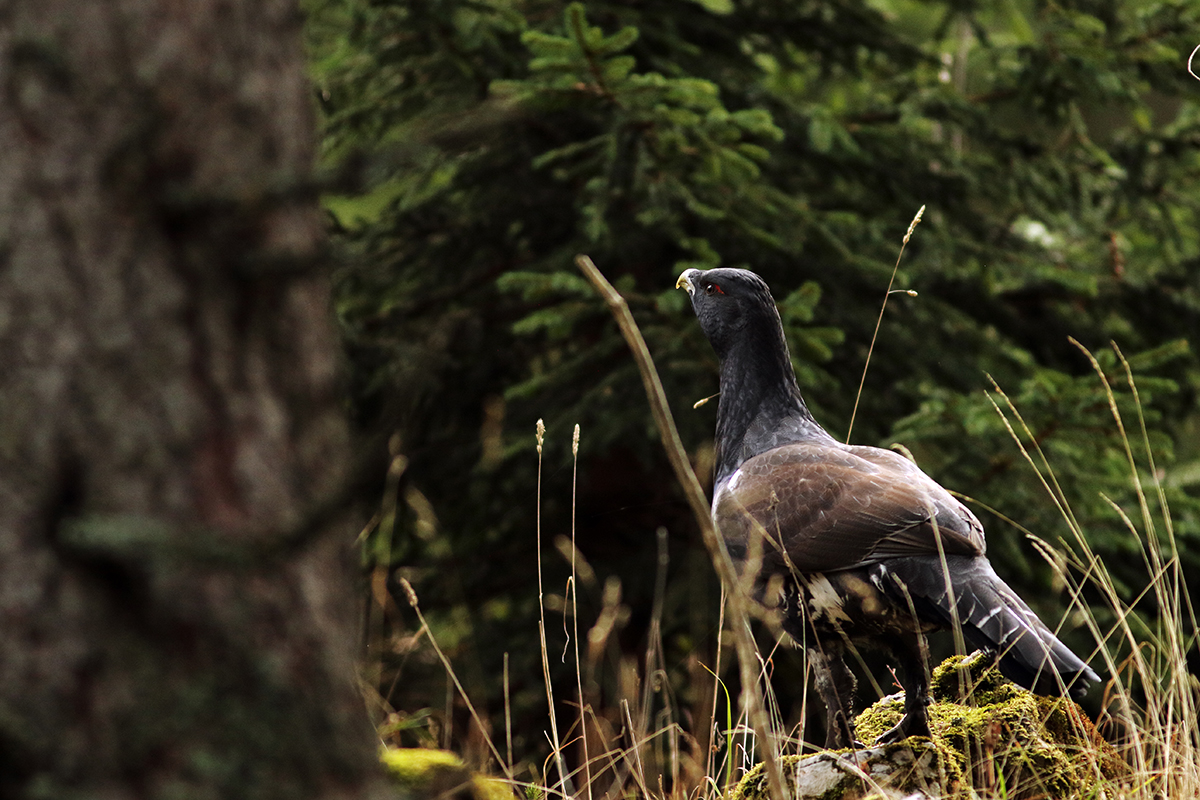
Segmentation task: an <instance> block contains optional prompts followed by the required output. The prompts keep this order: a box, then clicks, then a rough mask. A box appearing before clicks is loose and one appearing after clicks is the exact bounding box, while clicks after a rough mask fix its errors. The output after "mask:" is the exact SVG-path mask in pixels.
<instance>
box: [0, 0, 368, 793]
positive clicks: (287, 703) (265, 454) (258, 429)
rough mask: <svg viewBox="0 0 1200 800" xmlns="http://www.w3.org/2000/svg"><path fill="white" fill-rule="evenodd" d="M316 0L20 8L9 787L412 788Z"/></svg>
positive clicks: (9, 441) (13, 58) (7, 119)
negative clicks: (360, 532)
mask: <svg viewBox="0 0 1200 800" xmlns="http://www.w3.org/2000/svg"><path fill="white" fill-rule="evenodd" d="M300 22H301V19H300V15H299V10H298V9H297V8H296V5H295V3H294V2H291V1H290V0H262V1H261V2H253V0H187V1H186V2H173V1H172V0H92V1H91V2H78V0H24V1H23V2H22V1H21V0H17V2H15V3H9V4H4V5H2V6H0V93H2V94H0V637H2V644H0V796H4V797H67V796H75V795H76V794H78V795H79V796H84V795H86V796H90V797H99V796H103V797H105V798H126V797H147V798H152V797H153V798H157V797H164V798H165V797H188V798H207V797H214V798H216V797H234V796H236V797H252V798H257V797H262V798H267V797H272V798H274V797H278V798H284V797H363V796H379V795H381V794H382V793H383V792H384V789H383V788H382V785H381V784H380V783H379V780H380V778H379V775H380V772H379V770H378V766H377V764H376V763H375V756H374V745H373V743H372V738H371V731H370V729H369V725H368V723H367V720H366V716H365V713H364V711H363V708H362V704H361V702H360V700H359V698H358V697H357V693H356V691H355V687H354V683H353V680H354V678H353V663H352V654H353V650H354V635H353V622H352V621H353V608H352V605H351V603H350V598H349V592H348V591H347V586H348V584H347V581H346V578H347V572H346V570H345V568H344V567H345V563H344V562H345V561H346V559H347V555H348V553H349V548H348V545H349V539H348V538H347V536H346V535H345V534H346V533H347V532H348V531H347V528H346V525H345V524H343V523H344V522H345V519H344V518H341V519H339V517H340V515H339V514H336V513H331V511H332V509H334V508H336V507H337V503H336V499H337V497H338V494H339V487H340V486H342V485H343V482H344V481H345V480H346V479H347V474H348V472H349V470H348V452H349V447H348V433H347V427H346V425H345V422H344V420H343V415H342V412H341V407H340V397H339V391H338V390H339V385H338V384H339V381H338V356H337V343H336V338H335V331H334V329H333V325H332V320H331V312H330V308H329V297H328V285H327V284H328V281H327V278H326V277H325V276H324V275H322V274H321V272H320V265H321V252H322V250H321V248H322V227H323V226H322V220H321V216H320V212H319V210H318V207H317V204H316V200H315V196H314V192H313V191H312V182H311V175H310V173H311V169H312V161H313V142H314V138H315V136H314V126H313V120H312V110H311V103H310V98H309V87H308V84H307V81H306V78H305V72H304V59H303V51H302V48H301V41H300ZM350 533H351V534H352V532H350ZM331 534H336V535H331Z"/></svg>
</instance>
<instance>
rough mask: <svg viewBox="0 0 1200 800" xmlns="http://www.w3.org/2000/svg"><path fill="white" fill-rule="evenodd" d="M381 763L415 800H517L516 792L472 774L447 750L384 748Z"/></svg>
mask: <svg viewBox="0 0 1200 800" xmlns="http://www.w3.org/2000/svg"><path fill="white" fill-rule="evenodd" d="M379 759H380V760H381V761H382V762H383V765H384V766H385V767H386V768H387V771H388V774H390V775H391V776H392V779H393V780H394V781H395V782H396V783H397V784H399V785H400V787H401V788H402V789H404V790H405V795H406V796H407V797H411V798H413V800H425V799H426V798H428V799H429V800H433V798H445V800H513V798H514V794H513V790H512V788H510V787H509V785H508V784H507V783H505V782H504V781H501V780H497V779H496V778H488V777H486V776H484V775H479V774H477V773H473V772H471V771H470V770H469V769H467V767H466V765H465V764H463V762H462V759H461V758H459V757H458V756H457V755H455V754H454V753H451V752H448V751H446V750H427V749H424V748H419V747H413V748H391V747H389V748H384V749H383V750H382V751H381V752H380V754H379Z"/></svg>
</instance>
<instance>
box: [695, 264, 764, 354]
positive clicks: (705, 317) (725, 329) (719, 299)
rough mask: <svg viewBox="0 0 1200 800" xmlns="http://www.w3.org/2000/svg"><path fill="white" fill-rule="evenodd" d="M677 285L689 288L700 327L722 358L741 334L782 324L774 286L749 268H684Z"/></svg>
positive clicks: (743, 335) (742, 335)
mask: <svg viewBox="0 0 1200 800" xmlns="http://www.w3.org/2000/svg"><path fill="white" fill-rule="evenodd" d="M675 288H676V289H686V290H687V293H688V294H689V295H690V296H691V300H692V310H694V311H695V312H696V318H697V319H698V320H699V321H700V329H701V330H703V331H704V335H705V336H706V337H708V341H709V342H710V343H712V346H713V349H714V350H716V351H717V356H718V357H720V358H724V357H725V355H726V354H727V353H728V352H729V350H730V348H731V347H733V345H734V344H735V343H736V342H737V341H738V339H739V338H743V337H745V336H747V335H748V333H749V331H748V329H750V328H761V329H763V330H764V331H773V330H775V329H778V328H779V312H778V311H777V310H776V309H775V301H774V299H773V298H772V297H771V290H770V289H768V288H767V284H766V281H764V280H763V279H762V278H760V277H758V276H757V275H755V274H754V273H753V272H750V271H749V270H745V269H731V268H720V269H710V270H699V269H689V270H684V272H683V273H682V274H681V275H680V276H679V280H677V281H676V282H675ZM750 335H753V334H750ZM760 335H761V334H760Z"/></svg>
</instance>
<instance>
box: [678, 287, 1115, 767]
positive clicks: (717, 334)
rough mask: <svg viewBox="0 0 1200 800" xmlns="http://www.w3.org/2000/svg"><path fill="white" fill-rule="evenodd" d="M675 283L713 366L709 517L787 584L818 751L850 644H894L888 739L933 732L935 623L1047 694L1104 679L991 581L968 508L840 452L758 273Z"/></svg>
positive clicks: (840, 695)
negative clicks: (893, 721) (817, 415)
mask: <svg viewBox="0 0 1200 800" xmlns="http://www.w3.org/2000/svg"><path fill="white" fill-rule="evenodd" d="M676 285H677V286H678V287H681V288H686V289H687V290H688V293H689V295H690V296H691V300H692V307H693V309H694V310H695V312H696V316H697V318H698V319H699V321H700V325H701V328H702V329H703V331H704V333H705V335H706V336H707V337H708V340H709V342H710V343H711V344H712V345H713V348H714V349H715V350H716V352H717V356H718V358H719V359H720V362H721V395H720V401H719V406H718V411H717V431H716V474H715V485H714V490H713V521H714V523H715V524H716V526H717V528H718V530H720V532H721V534H722V536H723V537H724V538H725V540H726V543H727V545H728V547H729V550H730V553H731V554H732V555H734V557H735V558H736V559H739V560H740V561H741V562H742V563H743V565H746V564H751V563H752V564H754V565H755V566H756V567H757V568H758V569H759V570H760V573H761V574H760V575H758V576H756V577H757V578H758V583H759V586H760V587H764V586H766V585H768V584H769V583H770V581H769V579H770V577H771V576H778V578H777V581H780V580H781V581H782V586H783V595H784V598H783V599H784V603H783V625H784V628H785V630H787V631H788V632H789V633H790V634H792V636H793V638H795V639H797V641H803V642H806V643H807V646H808V652H809V657H810V659H811V660H812V662H813V665H814V667H815V669H816V674H817V688H818V690H819V692H820V694H821V696H822V698H823V700H824V701H825V703H826V706H827V709H828V712H829V713H828V720H829V721H828V728H827V731H826V745H827V746H829V747H843V746H848V745H850V744H852V743H853V742H854V741H855V739H854V729H853V724H852V721H851V720H852V708H851V705H850V700H851V695H852V694H853V689H854V678H853V675H852V674H851V673H850V671H849V669H848V668H847V667H846V664H845V661H844V648H845V645H846V642H847V640H854V639H859V640H865V641H868V642H871V643H874V644H879V645H882V646H884V647H887V648H889V649H890V650H892V652H893V653H894V654H895V655H896V656H897V658H898V659H899V661H900V665H901V667H902V669H903V670H904V673H905V695H906V699H905V716H904V718H903V719H902V720H901V722H900V724H899V725H897V726H896V728H894V729H893V730H892V731H889V732H887V733H885V734H884V736H883V737H881V739H882V740H883V741H896V740H899V739H902V738H904V737H905V736H907V735H912V734H928V731H929V728H928V721H927V718H926V713H925V704H926V702H927V692H926V680H927V677H926V674H925V673H926V665H925V664H924V661H923V658H922V652H923V649H922V647H921V643H920V637H921V636H923V635H924V634H925V633H927V632H930V631H932V630H936V629H939V628H947V627H951V626H955V625H957V626H958V627H959V628H961V630H962V632H963V635H964V637H965V638H966V639H967V640H968V641H970V642H971V643H972V644H973V645H975V646H976V647H979V648H982V649H985V650H987V651H989V652H992V653H994V654H996V657H997V659H998V661H999V666H1000V669H1001V671H1002V672H1003V673H1004V675H1006V676H1007V677H1008V678H1010V679H1011V680H1013V681H1015V682H1016V683H1019V684H1021V685H1022V686H1026V687H1027V688H1030V689H1033V690H1034V691H1036V692H1039V693H1042V694H1061V693H1062V692H1063V690H1064V689H1066V690H1068V691H1070V692H1071V693H1072V694H1074V695H1079V694H1082V693H1083V692H1084V691H1086V688H1087V686H1088V685H1089V684H1090V683H1094V682H1096V681H1098V680H1099V677H1098V676H1097V675H1096V673H1095V672H1093V671H1092V670H1091V668H1090V667H1088V666H1087V665H1086V664H1084V663H1083V661H1081V660H1080V659H1079V658H1078V657H1076V656H1075V654H1074V653H1072V652H1071V651H1070V650H1069V649H1067V647H1066V646H1065V645H1063V644H1062V642H1060V641H1058V639H1057V638H1056V637H1055V636H1054V634H1053V633H1051V632H1050V630H1049V629H1048V628H1046V626H1045V625H1044V624H1042V622H1041V621H1040V620H1039V619H1038V618H1037V616H1036V614H1034V613H1033V611H1032V610H1031V609H1030V608H1029V607H1028V606H1027V605H1026V604H1025V603H1024V602H1023V601H1022V600H1021V599H1020V598H1019V597H1018V596H1017V595H1016V593H1015V592H1013V590H1012V589H1011V588H1009V587H1008V585H1007V584H1005V583H1004V582H1003V581H1002V580H1001V579H1000V578H999V576H997V575H996V573H995V571H994V570H993V569H992V566H991V564H990V563H989V562H988V560H987V557H986V555H985V550H986V543H985V540H984V532H983V526H982V525H981V524H980V522H979V520H978V519H976V517H975V515H974V514H973V513H971V511H970V509H968V508H967V507H966V506H964V505H963V504H962V503H960V502H959V501H958V500H956V499H955V498H954V497H953V496H952V495H951V494H950V493H949V492H947V491H946V490H945V489H944V488H942V487H941V486H940V485H939V484H938V483H937V482H936V481H934V480H933V479H932V478H930V477H929V476H927V475H926V474H925V473H924V472H922V471H921V470H920V469H919V468H918V467H917V466H916V465H915V464H913V463H912V462H911V461H909V460H907V459H905V458H903V457H901V456H900V455H898V454H896V453H893V452H891V451H889V450H883V449H881V448H876V447H862V446H853V445H845V444H842V443H840V442H838V441H837V440H835V439H834V438H833V437H832V436H830V435H829V434H828V433H827V432H826V431H825V430H824V429H823V428H821V426H820V425H819V424H818V423H817V422H816V420H815V419H813V417H812V414H811V413H810V412H809V410H808V407H807V405H806V404H805V402H804V399H803V397H802V396H801V394H800V389H799V386H798V385H797V383H796V378H795V372H794V371H793V369H792V365H791V358H790V355H789V353H788V349H787V344H786V341H785V340H784V335H783V327H782V325H781V323H780V320H779V314H778V311H777V310H776V308H775V304H774V301H773V299H772V298H771V294H770V290H769V289H768V288H767V285H766V283H764V282H763V281H762V279H761V278H759V277H758V276H757V275H755V274H754V273H752V272H748V271H746V270H736V269H715V270H708V271H705V272H701V271H699V270H687V271H686V272H684V273H683V274H682V275H681V276H680V278H679V282H678V283H677V284H676ZM943 560H944V563H945V565H946V569H943V566H942V565H943Z"/></svg>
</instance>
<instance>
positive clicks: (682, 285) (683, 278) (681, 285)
mask: <svg viewBox="0 0 1200 800" xmlns="http://www.w3.org/2000/svg"><path fill="white" fill-rule="evenodd" d="M675 288H676V289H687V293H688V294H689V295H690V294H691V293H692V292H694V291H695V287H693V286H692V281H691V279H689V278H688V276H687V273H686V272H685V273H683V274H682V275H680V276H679V280H677V281H675Z"/></svg>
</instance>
